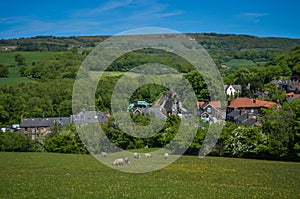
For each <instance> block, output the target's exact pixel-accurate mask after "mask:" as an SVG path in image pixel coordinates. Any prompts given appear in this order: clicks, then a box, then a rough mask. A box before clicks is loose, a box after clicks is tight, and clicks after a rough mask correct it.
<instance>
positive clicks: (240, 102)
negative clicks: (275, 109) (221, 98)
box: [227, 98, 276, 108]
mask: <svg viewBox="0 0 300 199" xmlns="http://www.w3.org/2000/svg"><path fill="white" fill-rule="evenodd" d="M274 105H276V103H275V102H270V101H265V100H256V99H251V98H236V99H234V100H232V101H231V102H230V104H229V105H228V106H227V107H228V108H261V107H263V108H269V107H271V106H274Z"/></svg>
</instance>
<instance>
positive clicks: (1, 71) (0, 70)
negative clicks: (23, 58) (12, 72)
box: [0, 64, 9, 78]
mask: <svg viewBox="0 0 300 199" xmlns="http://www.w3.org/2000/svg"><path fill="white" fill-rule="evenodd" d="M8 73H9V71H8V68H7V67H6V66H4V65H3V64H0V78H1V77H7V76H8Z"/></svg>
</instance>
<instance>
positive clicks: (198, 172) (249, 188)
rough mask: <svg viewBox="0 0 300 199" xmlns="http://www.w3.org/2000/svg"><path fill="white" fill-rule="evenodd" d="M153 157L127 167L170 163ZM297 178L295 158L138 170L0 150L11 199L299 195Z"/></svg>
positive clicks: (3, 187)
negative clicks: (283, 160)
mask: <svg viewBox="0 0 300 199" xmlns="http://www.w3.org/2000/svg"><path fill="white" fill-rule="evenodd" d="M109 156H111V154H109ZM108 158H109V157H108ZM152 158H156V160H155V159H152ZM152 158H151V159H150V158H149V159H146V158H144V157H142V158H141V159H135V160H133V158H131V160H132V164H131V165H125V166H124V167H130V166H132V165H133V164H138V163H139V162H140V163H143V164H151V162H152V161H157V160H158V159H160V161H169V160H165V159H163V158H162V157H160V156H159V157H152ZM299 177H300V163H293V162H279V161H263V160H251V159H234V158H217V157H205V158H202V159H200V158H198V157H195V156H183V157H180V158H179V159H178V160H177V161H175V162H174V163H172V164H170V165H169V166H167V167H165V168H163V169H161V170H158V171H154V172H150V173H141V174H134V173H125V172H121V171H118V170H115V169H112V168H110V167H107V166H105V165H103V164H102V163H100V162H99V161H97V160H96V159H95V158H94V157H93V156H91V155H75V154H53V153H7V152H1V153H0V178H1V180H0V198H9V199H12V198H299V197H300V189H299V187H300V180H299Z"/></svg>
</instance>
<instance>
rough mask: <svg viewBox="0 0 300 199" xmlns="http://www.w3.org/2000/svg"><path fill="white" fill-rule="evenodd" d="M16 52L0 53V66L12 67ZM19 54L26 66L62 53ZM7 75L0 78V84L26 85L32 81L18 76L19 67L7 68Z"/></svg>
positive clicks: (14, 63)
mask: <svg viewBox="0 0 300 199" xmlns="http://www.w3.org/2000/svg"><path fill="white" fill-rule="evenodd" d="M16 53H17V52H0V64H3V65H5V66H12V65H16V62H15V54H16ZM18 53H21V54H22V55H23V56H24V57H25V59H26V60H25V63H26V64H27V65H28V66H31V65H32V62H38V61H39V60H41V59H46V58H49V57H51V56H53V55H55V54H58V53H62V52H47V51H45V52H18ZM8 70H9V75H8V77H7V78H0V84H10V85H13V84H18V83H26V82H30V81H33V80H31V79H29V78H26V77H20V75H19V67H18V66H15V67H9V68H8Z"/></svg>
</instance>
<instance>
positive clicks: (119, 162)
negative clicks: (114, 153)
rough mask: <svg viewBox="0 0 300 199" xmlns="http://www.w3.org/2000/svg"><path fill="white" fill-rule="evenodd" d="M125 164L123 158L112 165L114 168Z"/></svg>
mask: <svg viewBox="0 0 300 199" xmlns="http://www.w3.org/2000/svg"><path fill="white" fill-rule="evenodd" d="M124 163H125V161H124V159H123V158H118V159H115V161H113V163H112V165H113V166H123V165H124Z"/></svg>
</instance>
